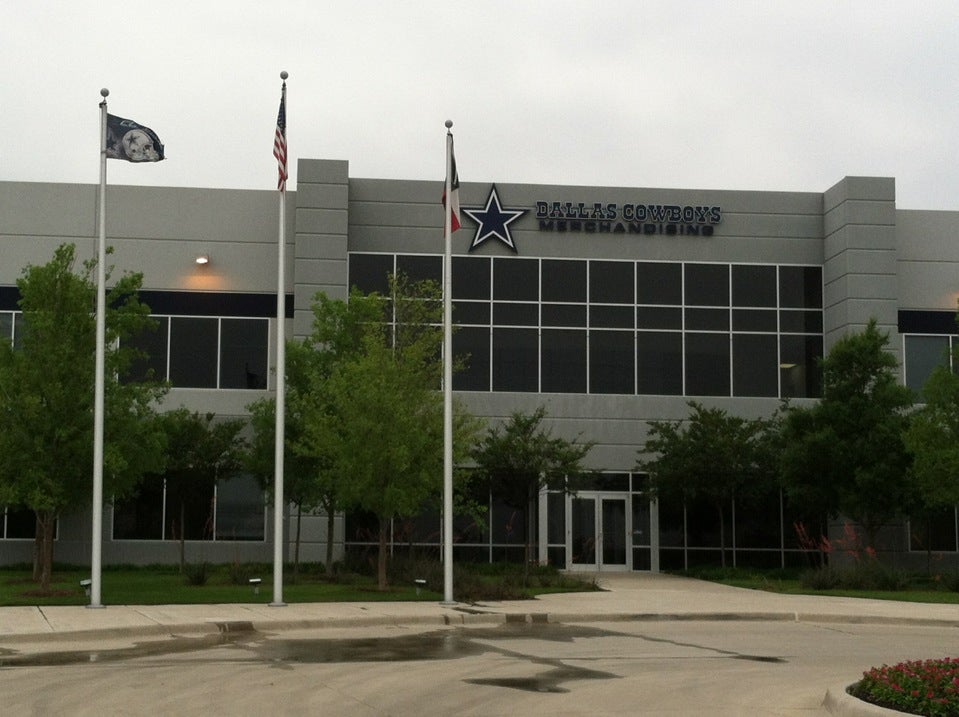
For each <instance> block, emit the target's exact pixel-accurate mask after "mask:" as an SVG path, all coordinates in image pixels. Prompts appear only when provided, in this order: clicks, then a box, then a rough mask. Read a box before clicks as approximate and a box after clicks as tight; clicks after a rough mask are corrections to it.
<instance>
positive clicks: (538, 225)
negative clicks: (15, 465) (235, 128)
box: [0, 159, 959, 562]
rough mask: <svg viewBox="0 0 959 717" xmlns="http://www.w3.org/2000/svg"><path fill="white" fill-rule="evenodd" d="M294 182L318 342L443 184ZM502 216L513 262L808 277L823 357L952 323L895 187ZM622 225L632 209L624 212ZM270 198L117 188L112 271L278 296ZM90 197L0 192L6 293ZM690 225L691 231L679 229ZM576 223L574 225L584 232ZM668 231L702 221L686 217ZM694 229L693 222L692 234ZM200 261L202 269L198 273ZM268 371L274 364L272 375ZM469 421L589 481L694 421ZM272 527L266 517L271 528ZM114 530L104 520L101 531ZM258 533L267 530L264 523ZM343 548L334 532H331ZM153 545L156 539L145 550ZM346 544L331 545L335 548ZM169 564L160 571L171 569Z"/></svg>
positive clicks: (950, 249)
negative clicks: (632, 216) (533, 446)
mask: <svg viewBox="0 0 959 717" xmlns="http://www.w3.org/2000/svg"><path fill="white" fill-rule="evenodd" d="M298 177H299V180H298V186H297V190H296V191H295V192H289V193H287V195H286V197H285V201H286V203H287V204H286V207H287V211H286V217H287V227H286V236H287V252H286V257H287V267H286V271H285V273H286V282H287V285H286V287H285V291H286V293H287V295H288V296H292V297H293V300H292V307H290V303H291V302H289V301H288V302H287V309H288V317H289V318H288V320H287V328H286V331H287V334H288V336H296V337H303V336H305V335H308V334H309V332H310V327H311V321H312V313H311V308H310V307H311V302H312V300H313V297H314V296H315V295H316V293H317V292H319V291H322V292H325V293H327V294H328V295H330V296H332V297H334V298H345V297H346V296H347V292H348V270H349V261H350V254H351V253H355V252H364V253H402V254H431V255H440V254H442V252H443V229H442V227H443V211H442V207H441V205H440V194H441V192H442V183H441V182H440V181H413V180H386V179H364V178H354V177H351V176H350V173H349V163H348V162H347V161H344V160H314V159H302V160H300V161H299V164H298ZM496 189H497V192H498V197H499V199H500V200H501V201H502V203H503V206H504V207H508V208H509V209H512V210H526V213H525V214H524V215H523V216H521V217H520V218H519V219H517V220H516V221H515V222H513V223H512V224H511V225H510V229H511V234H512V239H513V240H514V242H515V246H516V252H515V255H516V256H518V257H537V258H561V259H610V260H636V261H655V262H701V263H727V264H775V265H779V266H790V265H798V266H815V267H821V268H822V275H823V324H824V326H823V339H824V345H825V350H826V351H828V349H829V347H830V346H831V345H833V344H834V343H835V341H836V340H837V339H838V338H840V337H841V336H842V335H843V334H845V333H847V332H854V331H857V330H859V329H861V328H862V327H863V326H864V325H865V324H866V323H867V322H868V321H869V319H870V318H876V319H877V320H878V323H879V326H880V328H881V329H882V330H883V331H887V332H889V334H890V338H891V341H890V347H891V350H892V351H893V352H894V353H895V354H896V355H897V357H898V358H900V359H902V356H903V340H902V338H901V337H900V334H899V326H900V317H899V314H900V312H902V311H903V310H910V311H920V312H954V311H955V309H956V299H957V296H959V286H957V279H956V277H957V276H959V243H957V242H956V241H955V237H956V235H957V233H959V211H957V212H943V211H935V212H932V211H928V212H927V211H921V210H902V209H898V208H897V207H896V196H895V181H894V180H893V179H891V178H877V177H846V178H844V179H842V180H840V181H839V182H837V183H836V184H835V185H834V186H833V187H831V188H828V189H827V190H826V191H810V192H766V191H730V190H715V191H714V190H702V189H695V190H694V189H669V188H623V187H589V186H560V185H530V184H509V183H497V184H496ZM490 190H491V184H490V183H485V182H467V183H464V184H462V186H461V189H460V200H461V205H462V206H463V207H467V208H479V207H482V206H483V204H484V202H486V200H487V198H488V196H489V193H490ZM556 203H558V204H559V205H562V206H565V205H566V203H569V205H570V206H572V207H577V206H579V205H580V204H582V205H583V206H585V207H586V209H587V210H589V209H590V208H592V207H594V206H596V205H598V206H601V207H603V208H608V207H610V206H611V205H615V207H616V210H615V217H614V218H613V219H611V220H609V221H610V223H611V224H612V227H611V228H609V229H606V228H603V227H600V226H597V224H596V223H595V222H594V223H593V224H592V225H590V223H589V222H590V221H592V220H570V221H567V222H566V223H565V224H564V225H563V228H562V229H561V228H559V225H558V224H556V225H553V227H552V228H550V229H546V228H544V225H543V223H542V221H541V220H542V219H543V217H538V216H537V211H538V208H539V207H542V206H546V207H547V208H549V207H552V206H553V205H554V204H556ZM627 206H629V207H640V206H642V207H649V206H665V207H677V208H679V209H680V210H682V209H683V208H687V209H689V208H715V210H716V213H715V216H714V219H715V218H716V217H718V220H716V221H713V222H712V223H710V224H709V227H710V229H711V231H710V232H709V233H705V232H701V233H690V234H685V233H683V231H684V230H679V232H678V233H670V232H669V230H668V229H665V228H663V227H664V226H665V224H669V223H670V222H669V221H666V222H663V221H661V220H657V221H653V220H649V222H648V223H651V224H656V228H655V230H654V231H650V232H649V233H643V232H639V233H630V232H629V231H625V230H624V231H616V224H627V223H628V222H627V221H626V217H625V213H626V212H627V210H626V209H625V208H626V207H627ZM628 211H629V212H633V211H638V210H634V209H630V210H628ZM278 213H279V208H278V195H277V193H276V192H275V191H248V190H229V189H202V188H158V187H129V186H110V187H109V188H108V192H107V236H108V243H109V245H111V246H112V247H114V250H115V251H114V254H113V255H112V256H111V257H110V261H111V263H112V264H114V265H115V267H116V269H115V271H116V272H122V271H139V272H142V273H143V275H144V281H143V287H144V289H145V290H149V291H155V292H180V293H182V294H183V295H185V296H201V295H218V296H224V297H227V298H229V297H235V296H237V295H241V294H242V295H245V296H254V297H261V298H263V299H264V300H265V301H268V300H269V297H270V296H275V291H276V286H275V284H276V257H277V246H276V242H277V234H278V227H277V218H278ZM96 214H97V187H96V186H91V185H67V184H42V183H22V182H0V242H2V246H3V254H2V256H3V262H2V263H0V290H2V289H3V288H4V287H6V288H7V290H8V294H7V295H6V296H8V302H7V305H2V306H0V311H13V310H15V308H16V307H15V306H14V305H12V304H11V303H10V299H9V297H10V296H12V294H10V293H9V289H10V287H13V286H14V285H15V282H16V279H17V278H18V276H20V274H21V271H22V270H23V268H24V267H25V266H26V265H28V264H42V263H45V262H46V261H48V260H49V259H50V257H51V256H52V254H53V250H54V249H55V247H56V246H58V245H59V244H61V243H64V242H73V243H75V244H76V245H77V246H78V253H79V255H80V256H81V258H86V257H92V256H94V255H95V240H96V232H97V216H96ZM686 219H693V221H686ZM576 222H578V223H576ZM675 224H677V225H679V226H683V227H685V226H687V225H691V224H697V222H696V221H695V218H694V217H693V215H692V214H690V215H689V217H685V218H683V219H680V220H679V221H678V222H675ZM700 225H703V224H702V223H700ZM475 228H476V226H475V224H474V223H472V222H470V221H464V226H463V228H462V229H461V230H460V231H458V232H456V233H455V234H454V235H453V246H452V252H453V254H454V256H466V255H474V256H493V257H508V256H513V255H514V252H512V251H511V250H510V249H509V247H507V246H505V245H504V244H503V243H502V242H498V241H487V242H485V243H483V244H482V245H480V246H478V247H476V248H475V249H474V250H473V251H470V243H471V240H472V239H473V235H474V231H475ZM200 253H206V254H209V255H210V257H211V262H210V264H209V265H207V266H205V267H198V266H197V265H196V264H195V263H194V261H193V260H194V258H195V256H196V255H197V254H200ZM269 328H270V337H271V338H270V342H271V344H270V357H271V358H270V361H271V362H272V361H273V356H274V355H275V351H274V349H275V346H274V343H273V342H274V341H275V338H274V337H275V311H274V314H273V317H272V318H270V319H269ZM271 365H272V363H271ZM273 389H274V377H273V374H272V371H271V373H270V378H269V383H268V386H267V389H266V390H255V389H242V390H241V389H229V390H227V389H218V390H210V389H189V388H174V389H173V390H171V392H170V394H169V396H168V398H167V401H166V405H167V406H169V407H177V406H180V405H183V406H186V407H187V408H189V409H191V410H202V411H213V412H215V413H217V414H218V415H222V416H243V415H246V413H247V410H246V406H247V405H248V404H249V403H250V402H252V401H253V400H256V399H257V398H261V397H263V396H268V395H270V393H271V392H272V390H273ZM459 398H460V399H462V401H463V402H464V404H465V405H466V406H467V408H468V409H469V410H470V411H472V412H473V413H474V414H476V415H478V416H480V417H482V418H484V419H488V420H490V421H498V420H501V419H503V418H505V417H507V416H508V415H509V414H510V413H511V412H513V411H517V410H522V411H531V410H533V409H534V408H536V407H538V406H540V405H543V404H545V405H546V406H547V409H548V414H549V419H550V423H551V425H552V427H553V430H554V433H555V434H556V435H561V436H564V437H567V438H577V437H581V438H582V439H585V440H591V441H594V442H595V443H596V447H595V449H594V450H593V451H592V452H591V454H590V457H589V464H590V467H591V468H595V469H600V470H605V471H621V472H629V471H632V470H633V469H634V467H635V465H636V461H637V450H638V449H639V448H640V447H641V446H642V445H643V443H644V441H645V436H646V430H647V426H648V422H649V421H651V420H656V419H679V418H682V417H684V416H685V415H686V414H687V411H688V409H687V405H686V404H687V401H688V400H689V397H688V396H681V395H677V396H659V395H607V394H602V395H601V394H568V393H564V394H560V393H517V392H497V391H484V392H480V391H471V392H459ZM697 400H701V401H702V402H703V403H706V404H707V405H715V406H719V407H721V408H723V409H726V410H728V411H730V412H731V413H735V414H739V415H744V416H750V417H755V416H765V415H769V414H771V413H772V412H773V410H775V408H776V407H777V406H778V405H779V399H778V398H773V397H769V398H750V397H735V396H728V397H698V398H697ZM267 521H269V516H267ZM105 523H106V526H105V531H107V532H109V529H110V519H109V515H108V516H107V518H106V520H105ZM86 524H87V522H86V519H85V518H84V517H83V516H82V515H81V516H79V517H76V518H75V519H74V518H64V520H63V522H62V525H61V534H60V543H59V544H58V547H57V557H58V559H61V560H65V561H71V562H84V561H85V560H86V559H87V557H88V556H87V551H88V547H87V546H88V545H89V539H88V538H84V537H83V536H84V535H85V534H86V531H87V530H88V528H86V527H85V526H86ZM305 530H306V542H307V544H308V546H309V548H308V550H307V553H306V556H307V559H319V557H320V556H322V554H323V548H322V542H323V540H325V519H321V518H315V519H313V520H312V521H310V522H309V524H308V525H306V526H305ZM265 534H266V535H267V536H270V535H271V534H272V529H271V528H270V527H269V526H267V529H266V533H265ZM338 535H339V538H338V540H341V539H342V526H339V528H338ZM147 542H148V541H147ZM147 542H143V541H137V542H131V541H113V540H112V539H111V537H110V535H108V534H105V536H104V551H105V552H104V555H105V560H106V561H107V562H110V561H114V562H155V561H158V560H163V559H169V557H170V556H171V555H172V554H173V548H171V546H170V545H169V544H161V545H156V546H151V545H148V544H147ZM267 542H268V541H265V542H264V543H262V544H259V543H258V544H243V545H241V546H240V548H241V549H242V550H243V551H244V555H246V556H250V558H249V559H268V558H269V554H270V553H269V551H270V547H269V546H268V545H267V544H266V543H267ZM339 547H341V546H339ZM236 549H237V546H235V545H232V544H230V545H216V544H210V545H204V546H203V550H204V551H205V559H207V560H214V561H217V560H220V561H229V560H232V559H233V558H234V554H235V551H236ZM29 550H30V546H29V545H28V544H24V543H23V541H9V540H8V541H4V540H2V539H0V562H15V561H18V560H24V559H27V557H26V556H28V555H29ZM164 556H166V557H164Z"/></svg>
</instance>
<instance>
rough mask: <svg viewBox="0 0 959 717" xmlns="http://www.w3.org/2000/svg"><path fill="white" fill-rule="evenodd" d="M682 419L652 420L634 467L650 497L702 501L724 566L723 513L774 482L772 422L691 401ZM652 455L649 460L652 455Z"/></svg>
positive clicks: (773, 430) (764, 490)
mask: <svg viewBox="0 0 959 717" xmlns="http://www.w3.org/2000/svg"><path fill="white" fill-rule="evenodd" d="M688 405H689V407H690V415H689V417H688V418H686V419H683V420H680V421H652V422H651V423H650V427H649V435H648V437H647V439H646V445H645V446H644V448H643V449H642V450H641V451H640V453H639V455H640V460H639V462H638V465H637V467H638V468H639V470H643V471H646V472H647V473H648V474H649V481H650V490H651V492H652V494H653V495H656V496H662V497H665V498H674V499H679V500H682V501H690V500H696V499H698V498H702V499H705V500H706V501H708V502H709V504H710V505H712V507H713V508H714V509H715V510H716V515H717V517H718V518H719V540H720V551H721V552H720V554H721V561H722V565H723V567H725V566H726V509H727V508H728V507H729V506H730V505H731V503H732V501H733V499H737V500H740V501H748V500H749V499H750V498H751V497H754V496H757V495H759V494H761V493H764V492H768V490H769V488H770V486H771V485H773V484H774V481H775V473H776V471H775V461H774V458H773V456H774V446H775V438H774V434H775V432H776V428H775V423H774V422H771V421H765V420H762V419H756V420H749V419H745V418H741V417H739V416H731V415H729V414H728V413H727V412H726V411H725V410H723V409H720V408H706V407H705V406H703V405H702V404H700V403H697V402H695V401H691V402H690V403H689V404H688ZM650 456H652V457H650Z"/></svg>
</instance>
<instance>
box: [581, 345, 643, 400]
mask: <svg viewBox="0 0 959 717" xmlns="http://www.w3.org/2000/svg"><path fill="white" fill-rule="evenodd" d="M635 356H636V353H635V342H634V340H633V332H632V331H590V332H589V392H590V393H624V394H631V393H635V392H636V359H635Z"/></svg>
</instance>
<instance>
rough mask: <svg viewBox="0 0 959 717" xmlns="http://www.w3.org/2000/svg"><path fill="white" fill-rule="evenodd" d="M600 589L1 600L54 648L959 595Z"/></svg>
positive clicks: (902, 605) (944, 617) (615, 585)
mask: <svg viewBox="0 0 959 717" xmlns="http://www.w3.org/2000/svg"><path fill="white" fill-rule="evenodd" d="M594 578H595V580H596V582H597V584H598V585H599V586H600V587H601V588H603V591H601V592H588V593H562V594H551V595H543V596H541V597H539V598H537V599H536V600H512V601H502V602H484V603H481V604H476V605H467V604H455V605H445V604H441V603H438V602H414V603H410V602H362V603H360V602H355V603H293V604H289V605H285V606H280V607H272V606H269V605H264V604H223V605H117V606H112V605H108V606H107V607H105V608H102V609H91V608H88V607H83V606H50V607H2V608H0V648H2V647H4V646H11V647H14V648H15V649H17V650H18V651H20V652H23V651H30V650H34V649H36V650H44V649H50V647H51V645H50V643H51V642H56V643H62V642H70V643H77V642H84V641H89V640H97V641H105V640H115V639H129V638H131V637H134V636H139V637H145V636H149V635H154V636H165V635H170V634H187V633H206V632H223V631H230V630H248V629H250V628H253V629H256V630H259V631H270V632H274V631H281V630H293V629H318V628H324V627H349V626H373V625H391V624H403V625H411V624H423V625H430V624H438V625H470V624H482V623H500V622H506V621H512V620H518V621H531V622H533V621H537V622H538V621H543V622H565V623H570V622H599V621H618V620H765V621H802V622H816V623H821V622H837V623H840V622H844V623H878V624H883V623H885V624H914V625H932V626H942V627H943V628H957V627H959V605H942V604H919V603H906V602H896V601H888V600H865V599H858V598H837V597H826V596H798V595H780V594H776V593H771V592H762V591H757V590H746V589H740V588H733V587H729V586H725V585H719V584H716V583H711V582H705V581H701V580H694V579H691V578H684V577H677V576H672V575H654V574H648V573H603V574H600V575H596V576H594ZM825 705H826V707H827V709H828V710H829V711H830V712H831V713H832V714H842V715H867V714H873V715H876V714H896V713H893V712H890V711H888V710H880V711H878V712H877V711H874V710H875V709H877V708H872V707H868V706H866V707H868V709H866V708H864V707H863V706H862V703H860V702H859V701H858V700H853V699H852V698H849V697H847V696H846V695H845V693H844V692H843V690H842V686H837V687H835V688H830V689H829V692H828V694H827V696H826V702H825Z"/></svg>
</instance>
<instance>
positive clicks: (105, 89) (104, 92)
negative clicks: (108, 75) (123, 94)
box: [100, 87, 110, 97]
mask: <svg viewBox="0 0 959 717" xmlns="http://www.w3.org/2000/svg"><path fill="white" fill-rule="evenodd" d="M109 94H110V90H108V89H107V88H106V87H104V88H103V89H102V90H100V97H106V96H107V95H109Z"/></svg>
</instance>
